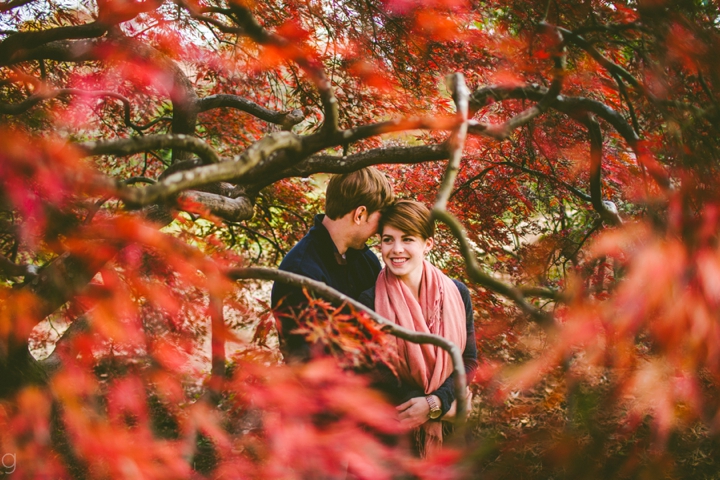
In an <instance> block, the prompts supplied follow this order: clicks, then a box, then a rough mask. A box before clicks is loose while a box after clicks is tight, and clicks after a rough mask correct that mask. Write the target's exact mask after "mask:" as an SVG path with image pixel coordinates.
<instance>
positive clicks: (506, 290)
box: [432, 209, 562, 326]
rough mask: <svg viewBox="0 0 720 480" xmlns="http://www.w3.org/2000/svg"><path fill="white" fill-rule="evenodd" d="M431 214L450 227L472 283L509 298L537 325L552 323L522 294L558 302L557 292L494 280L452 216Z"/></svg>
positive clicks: (435, 211)
mask: <svg viewBox="0 0 720 480" xmlns="http://www.w3.org/2000/svg"><path fill="white" fill-rule="evenodd" d="M432 214H433V217H434V218H436V219H437V220H439V221H441V222H443V223H444V224H446V225H447V226H448V227H450V231H451V232H452V234H453V235H454V236H455V238H457V239H458V242H459V243H460V252H461V253H462V256H463V258H464V259H465V266H466V270H467V273H468V276H469V277H470V279H471V280H472V281H473V282H475V283H477V284H479V285H481V286H483V287H485V288H487V289H489V290H492V291H493V292H496V293H499V294H501V295H503V296H505V297H507V298H509V299H510V300H512V301H513V302H515V303H516V304H517V305H518V307H520V309H521V310H522V311H523V312H525V313H526V314H529V315H530V316H531V317H532V318H533V319H534V320H535V321H536V322H538V323H539V324H541V325H543V326H549V325H550V324H551V323H552V317H551V316H549V315H548V314H547V313H545V312H543V311H542V310H539V309H537V308H536V307H534V306H532V305H530V304H529V303H528V302H527V300H525V296H524V294H523V292H526V293H527V294H528V295H530V294H532V295H533V296H536V297H544V298H549V299H551V300H555V301H559V300H561V299H562V298H561V296H560V295H559V294H558V293H557V292H554V291H552V290H549V289H542V288H540V287H522V288H516V287H514V286H512V285H508V284H505V283H503V282H501V281H500V280H496V279H494V278H493V277H491V276H490V275H488V274H487V273H485V272H483V271H482V269H481V268H480V267H479V265H478V263H477V259H476V258H475V254H474V253H473V251H472V248H471V247H470V243H469V242H468V240H467V235H466V234H465V231H464V229H463V227H462V225H461V224H460V222H458V221H457V219H456V218H455V217H454V216H453V215H451V214H450V213H448V212H447V211H445V210H435V209H433V212H432Z"/></svg>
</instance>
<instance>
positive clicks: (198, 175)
mask: <svg viewBox="0 0 720 480" xmlns="http://www.w3.org/2000/svg"><path fill="white" fill-rule="evenodd" d="M173 137H178V136H177V135H174V136H173ZM143 138H148V137H143ZM184 138H185V139H190V138H193V139H194V137H184ZM208 148H209V147H208ZM300 148H301V142H300V138H299V137H298V136H297V135H294V134H292V133H290V132H275V133H271V134H269V135H267V136H266V137H265V138H263V139H262V140H260V141H258V142H256V143H255V144H253V145H251V146H250V147H249V148H248V149H247V150H245V152H243V153H242V154H240V155H236V156H235V157H233V158H232V159H230V160H226V161H223V162H220V163H214V164H212V165H203V166H200V167H196V168H192V169H190V170H183V171H180V172H176V173H173V174H171V175H168V176H167V177H165V178H163V179H162V180H161V181H159V182H158V183H157V184H155V185H150V186H148V187H144V188H128V187H120V188H119V189H118V191H117V192H116V193H117V196H118V197H119V198H120V199H121V200H123V201H124V202H125V203H126V204H127V205H128V206H129V207H131V208H139V207H143V206H146V205H150V204H152V203H156V202H159V201H162V200H167V199H168V198H170V197H172V196H174V195H176V194H178V193H180V192H182V191H184V190H189V189H195V188H198V187H201V186H204V185H209V184H212V183H216V182H223V181H225V182H232V181H234V180H238V179H240V178H241V177H242V176H243V175H244V174H245V173H246V172H247V171H248V170H250V169H251V168H252V167H254V166H255V165H257V164H258V163H260V162H261V161H263V160H265V159H266V158H268V157H269V156H270V155H272V154H274V153H275V152H278V151H280V150H289V151H292V152H298V151H299V150H300Z"/></svg>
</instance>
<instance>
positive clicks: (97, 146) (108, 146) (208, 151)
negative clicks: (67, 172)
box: [77, 134, 220, 164]
mask: <svg viewBox="0 0 720 480" xmlns="http://www.w3.org/2000/svg"><path fill="white" fill-rule="evenodd" d="M77 148H78V149H79V150H80V152H81V153H82V154H83V155H86V156H92V155H120V156H125V155H134V154H136V153H140V152H147V151H149V150H157V149H160V148H180V149H182V150H187V151H190V152H193V153H195V154H196V155H197V156H198V157H200V158H201V159H202V160H203V162H204V163H206V164H214V163H220V157H218V154H217V153H216V152H215V150H213V148H212V147H210V146H209V145H208V144H207V143H205V142H204V141H202V140H200V139H199V138H197V137H193V136H190V135H183V134H178V135H147V136H144V137H132V138H128V139H123V140H109V141H104V142H85V143H80V144H78V145H77Z"/></svg>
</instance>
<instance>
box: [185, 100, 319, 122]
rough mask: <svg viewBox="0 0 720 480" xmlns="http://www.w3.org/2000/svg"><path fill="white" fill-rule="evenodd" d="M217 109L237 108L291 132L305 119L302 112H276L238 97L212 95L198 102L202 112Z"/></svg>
mask: <svg viewBox="0 0 720 480" xmlns="http://www.w3.org/2000/svg"><path fill="white" fill-rule="evenodd" d="M215 108H235V109H237V110H242V111H243V112H246V113H249V114H250V115H253V116H255V117H257V118H259V119H261V120H265V121H266V122H268V123H274V124H276V125H282V127H283V128H284V129H285V130H290V129H291V128H292V127H293V126H294V125H297V124H298V123H300V122H302V121H303V119H304V118H305V115H304V114H303V112H302V110H299V109H298V110H292V111H290V112H275V111H272V110H269V109H267V108H265V107H261V106H260V105H258V104H257V103H255V102H252V101H250V100H248V99H246V98H242V97H240V96H238V95H227V94H218V95H210V96H208V97H205V98H201V99H200V100H199V101H198V109H199V111H200V112H206V111H208V110H212V109H215Z"/></svg>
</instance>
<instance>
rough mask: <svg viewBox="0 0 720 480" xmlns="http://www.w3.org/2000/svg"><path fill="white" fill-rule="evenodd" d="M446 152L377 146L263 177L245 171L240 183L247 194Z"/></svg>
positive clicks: (440, 157)
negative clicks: (297, 180)
mask: <svg viewBox="0 0 720 480" xmlns="http://www.w3.org/2000/svg"><path fill="white" fill-rule="evenodd" d="M446 158H448V150H447V147H446V146H445V145H444V144H438V145H423V146H413V147H380V148H374V149H371V150H366V151H364V152H358V153H354V154H352V155H347V156H338V155H313V156H311V157H307V158H305V159H304V160H302V161H300V162H297V163H294V164H293V165H292V166H290V167H288V168H286V169H283V170H279V171H278V170H275V171H272V170H270V171H267V172H266V173H265V174H264V175H256V174H255V172H248V175H247V176H246V177H245V178H243V179H242V180H241V183H242V184H243V185H244V186H245V188H246V189H247V190H248V191H255V192H257V191H260V190H261V189H263V188H265V187H266V186H268V185H271V184H273V183H275V182H276V181H278V180H281V179H283V178H290V177H303V178H305V177H309V176H310V175H313V174H315V173H348V172H352V171H355V170H358V169H360V168H363V167H368V166H371V165H379V164H400V163H406V164H415V163H424V162H431V161H435V160H444V159H446Z"/></svg>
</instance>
